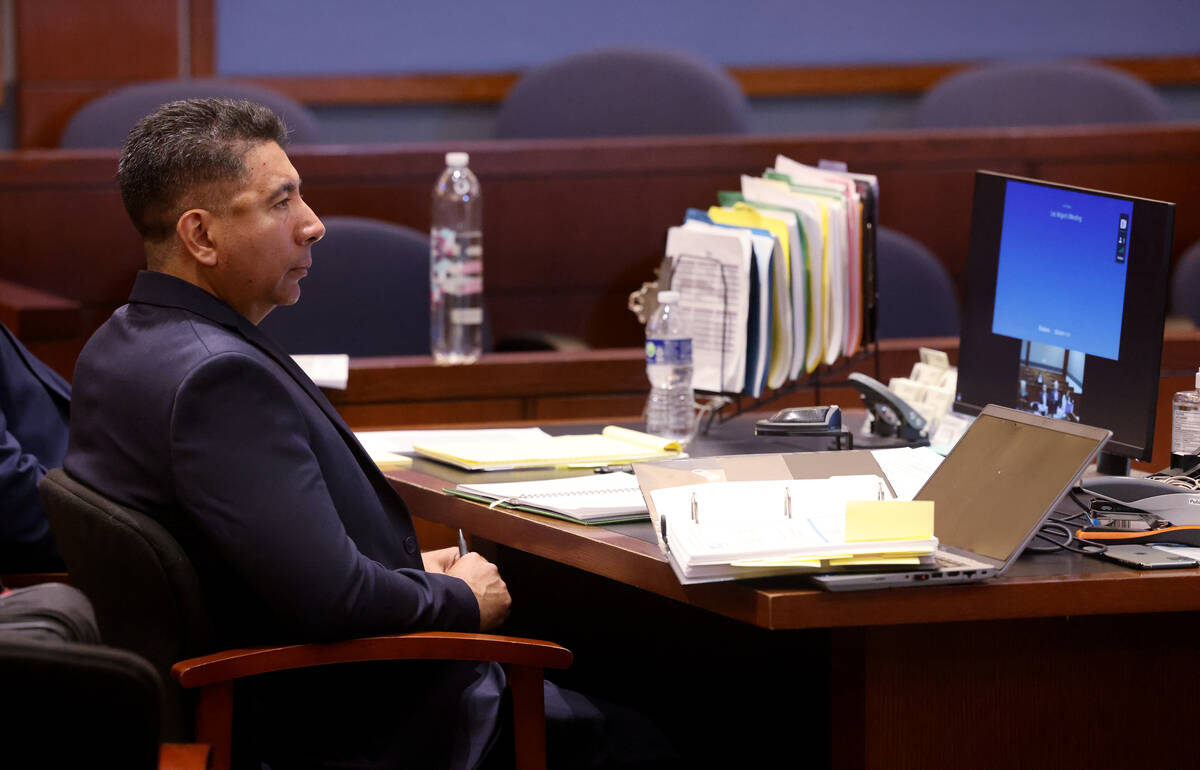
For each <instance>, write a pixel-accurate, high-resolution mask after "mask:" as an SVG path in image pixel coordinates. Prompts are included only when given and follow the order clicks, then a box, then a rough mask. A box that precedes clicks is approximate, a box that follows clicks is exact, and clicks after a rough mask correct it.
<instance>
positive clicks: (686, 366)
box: [646, 291, 696, 443]
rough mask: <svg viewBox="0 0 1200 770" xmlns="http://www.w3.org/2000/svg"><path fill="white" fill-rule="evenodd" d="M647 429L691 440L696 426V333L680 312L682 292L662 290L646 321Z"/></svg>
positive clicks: (657, 433)
mask: <svg viewBox="0 0 1200 770" xmlns="http://www.w3.org/2000/svg"><path fill="white" fill-rule="evenodd" d="M646 376H647V377H648V378H649V379H650V398H649V400H648V401H647V402H646V432H647V433H653V434H654V435H656V436H666V437H668V438H673V439H677V440H679V441H682V442H684V443H687V442H688V441H689V440H690V439H691V437H692V433H693V431H694V428H695V414H696V409H695V403H694V399H693V397H692V336H691V334H690V333H689V332H688V330H687V329H686V327H685V326H684V321H683V316H682V315H681V314H680V312H679V292H677V291H660V292H659V293H658V309H656V310H655V311H654V314H653V315H651V316H650V320H649V321H647V322H646Z"/></svg>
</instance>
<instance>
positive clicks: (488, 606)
mask: <svg viewBox="0 0 1200 770" xmlns="http://www.w3.org/2000/svg"><path fill="white" fill-rule="evenodd" d="M434 553H439V552H438V551H435V552H434ZM446 574H447V575H450V576H451V577H456V578H461V579H462V580H464V581H466V584H467V585H469V586H470V587H471V591H472V592H474V594H475V600H476V601H478V602H479V630H480V631H491V630H492V629H494V628H497V627H499V625H500V624H501V623H503V622H504V620H505V618H507V617H508V611H509V609H510V608H511V607H512V597H511V596H509V595H508V586H506V585H504V581H503V580H501V579H500V570H498V569H496V565H495V564H492V563H491V562H490V561H488V560H487V559H485V558H483V557H482V556H480V555H479V554H477V553H475V552H473V551H472V552H471V553H468V554H467V555H466V556H462V557H460V558H459V559H458V561H456V562H454V564H453V565H452V566H451V567H450V568H449V569H447V570H446Z"/></svg>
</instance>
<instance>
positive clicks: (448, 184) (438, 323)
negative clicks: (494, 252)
mask: <svg viewBox="0 0 1200 770" xmlns="http://www.w3.org/2000/svg"><path fill="white" fill-rule="evenodd" d="M468 160H469V157H468V156H467V153H465V152H448V153H446V170H445V171H443V172H442V175H441V176H440V177H438V180H437V184H436V185H435V186H434V188H433V221H432V225H431V227H430V230H429V244H430V259H429V267H430V270H429V343H430V347H431V349H432V350H433V358H434V361H436V362H437V363H439V364H469V363H471V362H473V361H475V360H476V359H477V358H479V354H480V353H481V352H483V201H482V199H481V198H480V192H479V180H478V179H476V178H475V175H474V174H472V173H471V169H469V168H467V162H468Z"/></svg>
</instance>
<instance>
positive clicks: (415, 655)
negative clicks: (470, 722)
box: [171, 631, 574, 770]
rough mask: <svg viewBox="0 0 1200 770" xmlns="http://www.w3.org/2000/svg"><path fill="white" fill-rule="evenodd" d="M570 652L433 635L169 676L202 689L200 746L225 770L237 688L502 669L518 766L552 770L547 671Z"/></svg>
mask: <svg viewBox="0 0 1200 770" xmlns="http://www.w3.org/2000/svg"><path fill="white" fill-rule="evenodd" d="M573 657H574V656H573V655H572V654H571V651H570V650H568V649H567V648H565V647H562V646H560V645H557V644H554V643H553V642H543V641H540V640H537V639H522V638H519V637H514V636H495V635H491V634H463V633H454V632H450V631H427V632H423V633H417V634H395V635H391V636H369V637H365V638H362V639H350V640H348V641H344V642H329V643H322V644H293V645H283V646H275V647H250V648H245V649H239V650H226V651H225V652H218V653H214V654H212V655H205V656H203V657H199V658H190V659H188V660H181V661H179V662H178V663H176V664H175V665H174V666H172V667H171V674H172V676H174V677H175V679H176V680H177V681H178V682H179V683H180V684H181V685H183V686H184V687H190V688H200V697H199V702H198V703H197V704H196V739H197V740H198V741H203V742H205V743H208V744H210V745H211V746H212V770H227V768H229V766H230V761H231V760H230V755H231V746H232V744H233V732H232V715H233V680H234V679H238V678H241V677H245V676H255V675H256V674H266V673H270V672H273V671H286V670H288V669H294V668H304V667H307V666H324V665H328V664H334V663H358V662H363V661H382V660H479V661H488V662H492V663H501V664H504V666H505V669H506V671H507V674H508V686H509V690H510V691H511V693H512V700H513V740H514V744H515V747H516V766H517V767H521V768H544V767H545V766H546V725H545V713H544V709H545V704H544V702H543V701H544V698H543V695H542V669H544V668H566V667H567V666H569V665H571V660H572V658H573Z"/></svg>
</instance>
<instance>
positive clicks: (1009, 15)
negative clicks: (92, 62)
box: [217, 0, 1200, 75]
mask: <svg viewBox="0 0 1200 770" xmlns="http://www.w3.org/2000/svg"><path fill="white" fill-rule="evenodd" d="M217 5H218V11H217V14H218V15H217V39H218V48H217V60H218V62H219V68H220V71H221V73H222V74H227V75H251V74H252V75H282V74H318V73H320V74H356V73H400V72H447V71H449V72H455V71H472V70H484V71H486V70H511V69H523V68H526V67H529V66H531V65H535V64H539V63H542V62H545V61H548V60H550V59H554V58H557V57H560V56H563V55H565V54H568V53H572V52H574V51H578V50H581V49H584V48H589V47H593V46H599V45H613V44H637V45H652V46H668V47H674V48H681V49H684V50H688V51H691V52H693V53H695V54H698V55H700V56H703V57H705V58H708V59H710V60H712V61H714V62H716V63H718V64H723V65H726V66H768V65H784V66H790V65H817V64H875V63H890V62H935V61H970V60H981V59H1006V58H1019V57H1042V58H1045V57H1060V56H1171V55H1178V54H1194V53H1196V51H1197V49H1198V48H1200V2H1196V0H1142V2H1138V3H1130V2H1128V1H1127V0H1120V1H1118V0H1003V2H988V3H981V2H980V3H977V2H971V1H970V0H835V1H831V0H824V1H823V2H797V1H796V0H757V1H755V0H750V2H744V3H736V2H726V3H716V2H711V1H709V2H706V1H705V0H608V1H607V2H595V0H592V1H590V2H572V0H457V2H455V1H454V0H448V1H447V0H444V1H443V2H436V3H430V2H407V3H406V2H396V1H395V0H346V1H345V2H330V0H290V2H287V3H284V4H280V3H279V2H267V0H219V1H218V4H217Z"/></svg>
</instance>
